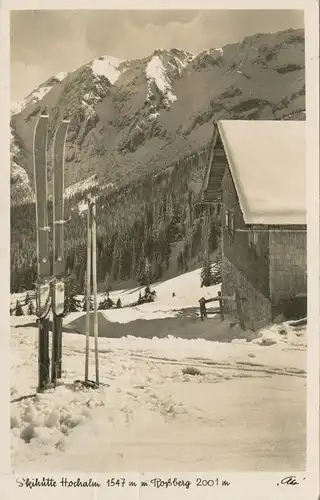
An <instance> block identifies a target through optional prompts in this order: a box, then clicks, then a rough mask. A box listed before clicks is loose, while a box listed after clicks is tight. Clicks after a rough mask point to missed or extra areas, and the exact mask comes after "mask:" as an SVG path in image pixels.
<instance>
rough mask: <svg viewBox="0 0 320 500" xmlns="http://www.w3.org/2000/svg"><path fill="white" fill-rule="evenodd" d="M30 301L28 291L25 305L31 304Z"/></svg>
mask: <svg viewBox="0 0 320 500" xmlns="http://www.w3.org/2000/svg"><path fill="white" fill-rule="evenodd" d="M29 302H30V296H29V292H27V295H26V298H25V301H24V303H25V305H27V304H29Z"/></svg>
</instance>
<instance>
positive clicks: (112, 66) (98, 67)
mask: <svg viewBox="0 0 320 500" xmlns="http://www.w3.org/2000/svg"><path fill="white" fill-rule="evenodd" d="M122 62H123V61H122V59H118V58H116V57H111V56H103V57H99V58H98V59H94V61H92V63H91V68H92V72H93V74H94V75H97V76H105V77H106V78H108V80H109V82H110V83H111V84H112V85H114V84H115V82H116V81H117V80H118V78H119V76H120V75H121V72H120V71H119V70H118V68H119V66H120V64H121V63H122Z"/></svg>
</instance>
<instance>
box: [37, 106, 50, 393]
mask: <svg viewBox="0 0 320 500" xmlns="http://www.w3.org/2000/svg"><path fill="white" fill-rule="evenodd" d="M48 122H49V115H48V112H47V110H44V111H43V112H42V113H41V115H40V116H39V118H38V120H37V123H36V127H35V131H34V138H33V167H34V182H35V193H36V231H37V274H38V276H37V278H38V279H37V283H36V287H37V312H38V325H39V358H38V367H39V368H38V369H39V383H38V389H37V390H38V392H41V391H43V390H44V389H45V388H46V387H47V385H48V384H49V383H50V356H49V317H48V315H49V311H50V305H51V295H50V282H51V266H50V258H49V230H50V229H49V224H48V203H47V201H48V199H47V198H48V192H47V142H48Z"/></svg>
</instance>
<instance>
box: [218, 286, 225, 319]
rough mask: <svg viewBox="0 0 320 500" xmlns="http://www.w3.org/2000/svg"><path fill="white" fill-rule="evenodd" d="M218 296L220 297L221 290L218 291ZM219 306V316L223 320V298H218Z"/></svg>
mask: <svg viewBox="0 0 320 500" xmlns="http://www.w3.org/2000/svg"><path fill="white" fill-rule="evenodd" d="M218 295H219V297H221V292H218ZM219 306H220V318H221V321H223V320H224V301H223V299H221V298H219Z"/></svg>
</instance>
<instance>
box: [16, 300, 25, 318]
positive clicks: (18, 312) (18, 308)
mask: <svg viewBox="0 0 320 500" xmlns="http://www.w3.org/2000/svg"><path fill="white" fill-rule="evenodd" d="M15 316H24V312H23V309H22V305H21V304H20V302H19V300H17V302H16V313H15Z"/></svg>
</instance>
